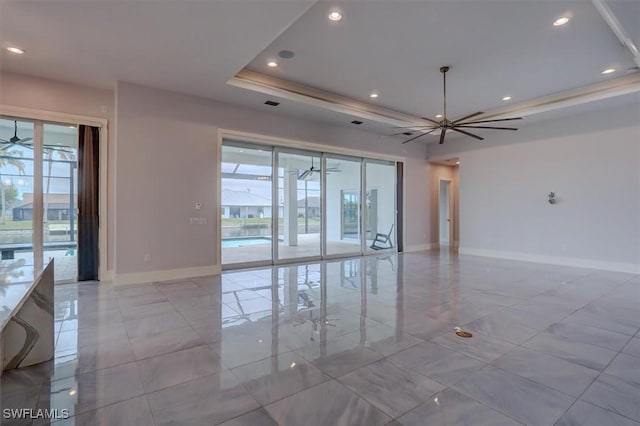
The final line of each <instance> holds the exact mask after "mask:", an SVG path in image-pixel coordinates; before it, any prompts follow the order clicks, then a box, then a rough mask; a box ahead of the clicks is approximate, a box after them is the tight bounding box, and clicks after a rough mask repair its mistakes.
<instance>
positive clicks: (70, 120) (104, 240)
mask: <svg viewBox="0 0 640 426" xmlns="http://www.w3.org/2000/svg"><path fill="white" fill-rule="evenodd" d="M0 115H1V116H6V117H10V118H16V119H18V120H25V121H31V122H35V121H40V122H41V123H62V124H76V125H85V126H92V127H97V128H98V129H100V130H99V132H98V133H99V141H98V145H99V149H100V160H99V164H98V167H99V169H100V170H99V173H100V183H99V191H100V194H98V197H99V198H98V212H99V215H100V216H99V218H100V220H99V221H98V223H99V225H98V251H99V253H100V255H99V262H100V267H99V268H98V280H99V281H111V280H113V270H111V269H109V264H108V261H109V257H108V255H109V254H110V253H109V248H108V238H109V216H108V204H107V203H108V198H107V191H108V185H109V179H108V176H109V175H108V167H109V162H108V156H109V146H108V144H109V120H108V119H106V118H100V117H91V116H88V115H80V114H67V113H61V112H53V111H44V110H39V109H34V108H23V107H16V106H12V105H0ZM34 131H35V129H34ZM40 131H42V130H40ZM35 136H36V135H35V134H34V141H35V140H36V138H35ZM40 151H41V150H40ZM34 161H35V159H34ZM35 171H36V170H34V179H36V177H35ZM41 172H42V171H41ZM34 183H35V182H34ZM35 213H36V212H34V214H35ZM219 213H220V212H218V214H219ZM34 231H35V228H34ZM39 238H40V242H42V235H40V236H39ZM114 240H115V236H114ZM35 243H36V241H35V239H34V244H35ZM113 245H114V247H115V241H114V244H113ZM111 254H113V253H111ZM112 259H113V256H112Z"/></svg>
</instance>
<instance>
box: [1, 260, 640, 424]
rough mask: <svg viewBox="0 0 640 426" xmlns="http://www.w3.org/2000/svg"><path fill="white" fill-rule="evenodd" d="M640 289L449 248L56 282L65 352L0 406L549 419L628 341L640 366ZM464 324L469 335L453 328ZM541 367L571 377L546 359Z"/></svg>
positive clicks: (268, 416) (105, 417)
mask: <svg viewBox="0 0 640 426" xmlns="http://www.w3.org/2000/svg"><path fill="white" fill-rule="evenodd" d="M639 284H640V281H639V280H638V277H637V276H633V275H629V274H617V273H603V272H599V271H592V270H586V269H577V268H564V267H558V266H550V265H534V264H527V263H516V262H506V261H500V260H492V259H482V258H473V257H464V258H460V257H458V256H457V255H455V254H452V253H450V252H447V251H443V252H441V253H437V252H431V253H422V254H403V255H397V254H383V255H381V256H367V257H358V258H353V259H345V260H336V261H325V262H317V263H309V264H302V265H291V266H275V267H271V268H262V269H252V270H240V271H233V272H225V273H223V274H222V275H220V276H211V277H200V278H193V279H188V280H174V281H163V282H156V283H146V284H139V285H132V286H113V285H108V284H98V283H86V284H82V285H75V284H74V285H62V286H57V287H56V289H55V290H56V297H55V321H56V322H55V324H56V327H55V331H56V353H55V359H54V360H52V361H51V362H48V363H44V364H42V365H39V366H35V367H32V368H26V369H20V370H15V371H10V372H5V374H4V375H3V376H2V381H1V382H0V384H1V386H0V390H1V391H2V403H3V408H4V407H5V406H6V407H16V408H27V409H49V410H58V411H56V412H57V413H58V412H59V413H61V412H62V411H61V410H67V411H68V413H69V415H71V416H74V419H73V420H74V422H72V423H75V424H84V423H87V424H99V423H100V422H105V424H134V423H135V424H151V425H152V424H171V423H174V424H175V423H180V424H205V423H206V424H211V423H212V422H213V423H214V424H217V423H222V422H224V421H227V420H229V419H232V418H234V417H237V416H240V415H242V417H239V419H243V418H245V417H246V421H252V422H253V421H255V422H260V421H265V422H266V423H267V424H272V423H269V422H273V419H277V420H278V421H279V422H280V423H281V424H288V423H290V421H294V420H296V419H299V418H302V417H300V416H302V413H303V412H304V410H309V411H308V412H309V413H315V414H314V416H316V415H317V416H320V417H318V418H323V417H322V416H325V417H324V419H325V420H327V419H328V420H327V421H329V422H330V423H331V424H362V423H361V422H362V421H366V422H369V423H367V424H378V423H381V424H383V423H386V422H388V421H390V420H391V419H395V418H398V417H399V416H403V417H404V419H405V421H406V423H407V424H411V423H412V422H415V421H418V420H419V419H420V418H421V415H418V414H417V413H424V415H427V416H434V418H441V417H442V416H443V415H444V414H443V412H442V411H441V410H449V412H448V413H449V414H447V416H449V415H451V418H458V419H465V418H472V417H473V413H472V412H473V410H479V412H482V415H486V416H488V417H487V418H490V419H492V421H496V422H498V423H500V422H504V423H505V424H509V421H505V419H508V418H507V417H504V416H503V414H504V413H507V414H509V415H510V416H511V417H512V418H516V419H517V420H518V421H520V422H521V423H525V424H527V423H539V424H553V423H554V422H555V421H556V420H558V418H559V416H560V415H561V414H562V412H561V410H560V409H561V408H562V407H564V409H566V408H568V406H569V405H570V404H571V403H572V402H573V401H574V400H575V398H577V396H579V395H580V394H581V393H582V392H584V391H585V389H586V388H587V387H588V386H589V385H590V384H591V383H594V380H595V378H596V377H597V376H598V374H599V372H600V371H601V370H603V369H605V368H606V367H607V365H608V364H609V363H610V362H611V361H612V360H613V358H614V357H616V355H617V354H618V352H619V351H623V352H624V351H626V352H625V353H624V354H621V355H624V357H626V358H624V359H623V360H622V361H620V362H619V363H626V364H624V365H629V366H630V367H631V368H633V366H635V365H636V364H634V363H633V362H631V361H629V359H627V358H629V357H631V359H633V357H638V356H640V353H639V352H638V350H637V348H639V347H640V344H639V343H638V339H637V337H636V338H632V336H633V335H634V334H636V333H638V331H639V330H640V320H638V316H637V286H638V285H639ZM578 290H579V291H578ZM634 297H635V298H636V299H634ZM578 324H581V326H578ZM457 326H462V327H463V328H464V329H465V330H469V331H471V332H473V335H474V337H473V339H459V338H457V337H456V336H455V335H454V334H453V329H454V327H457ZM571 339H574V340H575V341H574V340H571ZM516 348H517V350H516ZM522 360H526V362H525V361H522ZM544 365H550V366H551V367H553V368H556V369H557V371H563V372H565V373H564V374H565V377H564V379H563V380H557V379H554V378H553V377H551V376H549V375H548V374H545V373H544V371H543V370H541V369H538V367H536V366H544ZM621 365H622V364H621ZM612 366H613V367H615V366H616V363H615V362H614V363H613V364H612ZM516 367H517V368H516ZM551 367H550V368H551ZM554 371H556V370H554ZM607 371H609V370H607ZM616 371H618V370H615V369H614V370H611V374H612V375H615V374H617V373H616ZM481 378H486V381H487V382H486V384H485V382H484V381H483V380H481ZM587 379H588V380H587ZM569 384H570V386H569ZM595 385H598V386H600V387H602V386H610V385H611V384H610V383H608V382H607V383H606V384H602V385H601V384H599V382H598V381H596V382H595V384H594V386H595ZM509 386H513V387H514V389H517V391H516V392H515V393H514V395H517V394H518V392H521V394H522V395H529V397H530V399H528V401H527V404H533V405H535V406H536V407H537V408H536V410H534V411H535V415H533V414H532V416H533V417H527V416H528V415H529V414H530V413H529V412H526V413H521V412H520V411H518V410H517V409H516V408H513V407H512V406H506V405H504V404H503V403H502V402H500V401H504V400H509V401H512V400H511V399H508V398H507V396H505V395H502V393H501V392H502V391H500V389H502V388H508V387H509ZM545 386H548V387H549V388H548V390H547V391H546V392H547V393H548V394H549V395H551V394H553V395H554V398H555V399H554V402H553V404H549V403H548V402H549V401H547V397H546V396H544V395H545V394H544V393H543V392H540V389H542V388H544V387H545ZM625 386H631V387H634V386H637V385H635V384H627V385H625ZM558 388H560V389H558ZM545 389H547V388H545ZM554 389H555V390H554ZM567 389H568V390H569V391H570V392H571V393H572V394H575V397H572V398H569V399H570V401H569V400H568V399H567V398H566V397H565V396H564V395H565V394H566V392H568V390H567ZM598 389H599V388H598ZM485 391H486V392H485ZM489 391H490V392H489ZM460 392H462V394H464V396H463V395H462V394H461V393H460ZM487 392H489V393H487ZM553 392H557V393H558V394H557V395H556V394H554V393H553ZM503 393H504V392H503ZM436 394H437V395H436ZM494 394H495V395H502V396H504V397H505V398H507V399H504V398H503V399H499V398H498V396H496V397H495V398H494V397H493V396H491V395H494ZM591 394H592V400H597V399H598V398H601V397H602V398H604V399H606V395H604V394H603V395H604V396H603V395H601V394H600V393H598V391H597V389H596V390H594V391H593V392H591ZM591 394H590V395H591ZM337 395H338V396H339V398H338V399H336V396H337ZM363 396H364V398H363ZM509 397H510V396H509ZM434 398H436V399H437V401H439V403H438V404H435V405H434V404H433V401H434ZM514 398H515V397H514ZM396 400H397V401H396ZM514 400H515V399H514ZM318 401H321V402H322V404H318ZM394 401H395V402H394ZM447 401H449V402H447ZM632 402H633V401H629V404H628V405H625V404H627V403H626V402H624V403H623V402H615V404H618V405H616V407H618V406H619V408H616V409H617V410H619V411H624V410H628V409H631V408H629V407H632V405H633V404H632ZM565 403H566V404H565ZM545 404H546V405H545ZM612 404H614V403H613V402H612ZM565 405H566V406H565ZM261 406H262V407H263V408H262V409H260V410H257V411H254V410H256V409H257V408H260V407H261ZM545 407H547V408H545ZM494 409H495V410H494ZM412 410H413V411H412ZM469 410H471V411H469ZM631 410H632V409H631ZM534 411H532V412H531V413H533V412H534ZM614 411H615V410H614ZM152 413H153V415H155V417H154V416H153V415H152ZM501 413H502V414H501ZM557 413H560V414H558V415H556V414H557ZM625 413H627V414H625V415H627V416H628V415H629V413H631V411H625ZM547 414H548V417H545V416H546V415H547ZM622 414H624V413H622ZM577 415H578V414H576V416H577ZM340 416H342V417H340ZM554 416H555V417H554ZM303 417H304V416H303ZM312 417H313V416H312ZM313 418H315V417H313ZM101 419H102V420H101ZM238 421H240V420H238ZM243 421H244V420H243ZM309 421H310V422H311V423H310V424H314V423H313V421H311V420H309ZM114 422H115V423H114ZM399 422H400V423H403V421H402V417H401V418H400V420H399ZM3 424H4V423H3ZM16 424H20V423H19V422H18V423H16ZM34 424H46V422H45V421H44V420H41V421H36V422H34ZM319 424H322V423H319ZM445 424H447V423H446V422H445Z"/></svg>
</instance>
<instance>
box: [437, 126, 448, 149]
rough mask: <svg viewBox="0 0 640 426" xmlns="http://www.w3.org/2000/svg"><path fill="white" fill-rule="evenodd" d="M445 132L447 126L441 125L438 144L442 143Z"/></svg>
mask: <svg viewBox="0 0 640 426" xmlns="http://www.w3.org/2000/svg"><path fill="white" fill-rule="evenodd" d="M446 133H447V128H446V127H443V128H442V131H441V132H440V142H438V143H439V144H440V145H442V144H443V143H444V135H445V134H446Z"/></svg>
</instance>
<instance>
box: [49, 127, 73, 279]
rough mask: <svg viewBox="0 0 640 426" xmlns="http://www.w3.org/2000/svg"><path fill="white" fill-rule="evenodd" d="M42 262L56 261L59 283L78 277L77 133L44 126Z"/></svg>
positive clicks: (62, 128) (67, 128)
mask: <svg viewBox="0 0 640 426" xmlns="http://www.w3.org/2000/svg"><path fill="white" fill-rule="evenodd" d="M42 154H43V155H42V159H43V162H42V191H43V214H42V218H43V219H42V221H43V224H44V226H43V229H42V243H43V249H44V256H43V261H44V264H45V265H46V264H47V263H49V260H50V259H52V258H53V259H55V273H56V279H58V280H74V279H75V278H76V276H77V275H78V256H77V250H78V208H77V207H78V130H77V127H76V126H67V125H58V124H44V127H43V146H42Z"/></svg>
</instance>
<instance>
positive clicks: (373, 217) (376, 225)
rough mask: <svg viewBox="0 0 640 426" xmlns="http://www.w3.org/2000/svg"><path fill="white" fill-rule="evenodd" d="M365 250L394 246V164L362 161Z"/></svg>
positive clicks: (384, 248) (389, 248)
mask: <svg viewBox="0 0 640 426" xmlns="http://www.w3.org/2000/svg"><path fill="white" fill-rule="evenodd" d="M365 171H366V175H365V176H366V182H367V188H366V189H367V190H366V203H365V209H364V211H365V219H366V221H365V231H366V239H367V244H366V245H367V251H376V250H393V249H395V247H396V237H395V235H396V233H395V223H396V202H395V199H396V184H395V179H396V168H395V164H394V163H393V162H383V161H376V160H365Z"/></svg>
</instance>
